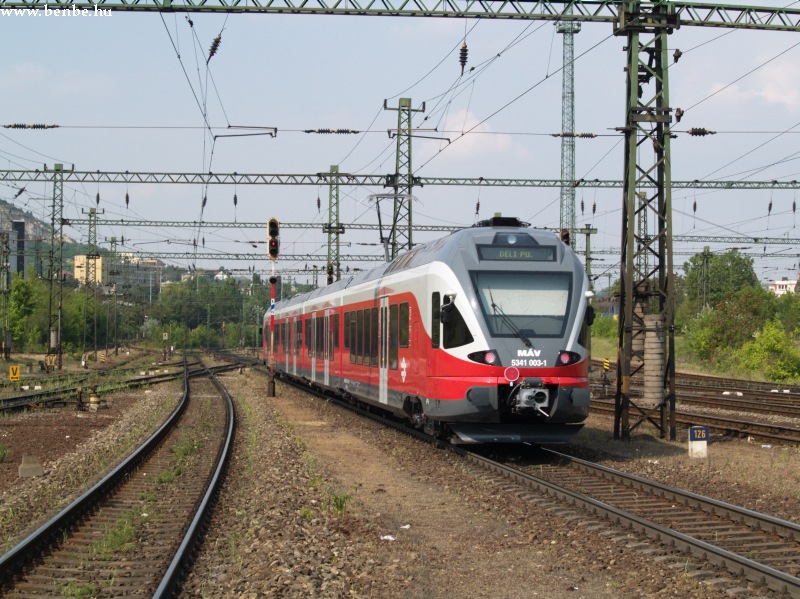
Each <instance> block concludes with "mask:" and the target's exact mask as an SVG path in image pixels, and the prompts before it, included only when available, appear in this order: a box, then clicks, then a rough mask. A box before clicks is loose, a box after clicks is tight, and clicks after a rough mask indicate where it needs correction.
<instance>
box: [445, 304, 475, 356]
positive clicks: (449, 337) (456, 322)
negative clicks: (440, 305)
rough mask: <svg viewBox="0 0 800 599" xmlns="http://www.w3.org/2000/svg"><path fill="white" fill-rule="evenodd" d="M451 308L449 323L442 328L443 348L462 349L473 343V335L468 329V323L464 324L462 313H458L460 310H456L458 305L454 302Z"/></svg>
mask: <svg viewBox="0 0 800 599" xmlns="http://www.w3.org/2000/svg"><path fill="white" fill-rule="evenodd" d="M450 306H451V308H450V310H449V318H448V319H447V323H445V324H444V326H443V327H442V328H443V329H444V335H443V337H444V339H443V344H442V346H443V347H444V348H445V349H449V348H451V347H461V346H462V345H467V344H468V343H472V341H473V339H472V333H470V332H469V328H467V323H466V322H464V317H463V316H461V312H459V311H458V308H456V305H455V304H454V303H452V301H451V303H450Z"/></svg>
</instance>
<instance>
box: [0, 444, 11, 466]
mask: <svg viewBox="0 0 800 599" xmlns="http://www.w3.org/2000/svg"><path fill="white" fill-rule="evenodd" d="M10 455H11V450H10V449H9V448H8V447H7V446H5V445H3V444H2V443H0V464H2V463H3V462H5V461H6V460H7V459H8V456H10Z"/></svg>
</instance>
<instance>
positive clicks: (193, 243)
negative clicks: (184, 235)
mask: <svg viewBox="0 0 800 599" xmlns="http://www.w3.org/2000/svg"><path fill="white" fill-rule="evenodd" d="M192 245H193V246H194V247H195V248H196V247H197V239H196V238H193V239H192Z"/></svg>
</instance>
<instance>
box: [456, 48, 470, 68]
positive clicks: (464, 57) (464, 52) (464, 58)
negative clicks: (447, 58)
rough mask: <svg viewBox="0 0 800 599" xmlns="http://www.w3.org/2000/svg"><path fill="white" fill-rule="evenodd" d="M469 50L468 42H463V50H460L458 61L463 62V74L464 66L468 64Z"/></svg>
mask: <svg viewBox="0 0 800 599" xmlns="http://www.w3.org/2000/svg"><path fill="white" fill-rule="evenodd" d="M468 53H469V50H467V42H464V43H463V44H461V51H460V52H459V56H458V62H459V63H461V74H462V75H463V74H464V67H466V66H467V54H468Z"/></svg>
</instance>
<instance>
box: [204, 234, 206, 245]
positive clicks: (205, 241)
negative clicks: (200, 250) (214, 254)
mask: <svg viewBox="0 0 800 599" xmlns="http://www.w3.org/2000/svg"><path fill="white" fill-rule="evenodd" d="M203 247H206V237H205V235H204V236H203Z"/></svg>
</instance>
